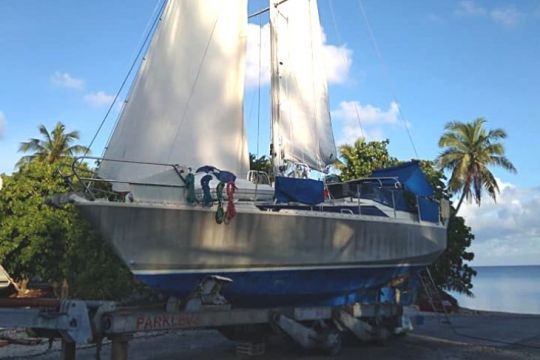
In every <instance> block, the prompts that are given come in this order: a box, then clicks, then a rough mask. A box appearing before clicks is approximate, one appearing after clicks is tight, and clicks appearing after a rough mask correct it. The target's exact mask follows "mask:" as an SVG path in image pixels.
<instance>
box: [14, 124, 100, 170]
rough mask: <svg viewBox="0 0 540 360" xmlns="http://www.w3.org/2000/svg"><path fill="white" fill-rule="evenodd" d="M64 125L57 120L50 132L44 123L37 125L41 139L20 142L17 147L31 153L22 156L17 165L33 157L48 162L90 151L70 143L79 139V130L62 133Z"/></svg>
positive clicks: (25, 162)
mask: <svg viewBox="0 0 540 360" xmlns="http://www.w3.org/2000/svg"><path fill="white" fill-rule="evenodd" d="M65 129H66V127H65V125H64V124H62V123H61V122H57V123H56V126H55V127H54V129H53V131H52V132H49V131H48V130H47V128H46V127H45V125H40V126H39V132H40V133H41V135H42V136H43V139H36V138H32V139H30V140H29V141H26V142H22V143H21V146H20V147H19V151H21V152H30V151H32V152H33V154H32V155H27V156H23V157H22V158H21V159H20V160H19V162H17V165H16V166H17V167H20V166H21V165H23V164H27V163H29V162H31V161H33V160H34V159H39V160H42V161H46V162H48V163H49V164H51V163H53V162H55V161H56V160H59V159H61V158H64V157H70V156H74V155H77V154H83V153H84V154H87V153H89V152H90V149H88V148H87V147H86V146H82V145H71V144H72V143H73V141H74V140H78V139H79V132H78V131H72V132H69V133H67V134H66V133H64V131H65Z"/></svg>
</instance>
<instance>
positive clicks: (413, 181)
mask: <svg viewBox="0 0 540 360" xmlns="http://www.w3.org/2000/svg"><path fill="white" fill-rule="evenodd" d="M371 176H372V177H396V178H397V179H398V180H399V182H400V183H401V185H402V186H403V189H404V190H406V191H410V192H411V193H413V194H414V195H417V200H418V207H419V209H420V217H421V218H422V220H424V221H430V222H434V223H437V222H439V204H438V203H437V202H436V201H434V200H433V199H432V198H431V197H432V196H433V188H432V186H431V184H430V183H429V181H428V179H427V178H426V176H425V175H424V173H423V172H422V169H421V168H420V162H419V161H417V160H413V161H409V162H406V163H403V164H400V165H398V166H393V167H389V168H385V169H377V170H374V171H373V173H372V175H371ZM396 202H397V204H396V205H397V207H398V208H400V209H401V210H407V202H406V201H405V198H404V197H403V194H402V196H400V197H398V198H397V199H396Z"/></svg>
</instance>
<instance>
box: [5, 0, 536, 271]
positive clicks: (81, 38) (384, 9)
mask: <svg viewBox="0 0 540 360" xmlns="http://www.w3.org/2000/svg"><path fill="white" fill-rule="evenodd" d="M162 1H163V0H131V1H129V2H128V1H125V0H124V1H121V0H94V1H85V2H82V1H78V2H74V1H69V0H25V1H16V0H2V1H0V173H6V174H9V173H11V172H12V171H14V165H15V163H16V162H17V160H18V159H19V158H20V156H21V155H22V154H21V153H19V152H18V151H17V150H18V147H19V145H20V143H21V142H22V141H25V140H27V139H28V138H31V137H38V136H39V133H38V130H37V128H38V126H39V125H40V124H44V125H45V126H46V127H47V128H49V129H51V128H52V127H53V126H54V124H55V123H56V122H57V121H61V122H63V123H64V124H65V125H66V127H67V130H68V131H71V130H79V131H80V133H81V143H82V144H85V145H88V144H89V143H90V141H91V139H92V137H93V136H94V134H95V133H96V130H97V129H98V127H99V125H100V123H101V121H102V120H103V118H104V116H105V114H106V112H107V110H108V107H109V106H110V105H111V103H112V101H113V100H114V97H115V94H116V93H117V92H118V89H119V88H120V85H121V83H122V81H123V80H124V78H125V77H126V74H127V72H128V69H129V67H130V65H131V63H132V62H133V59H134V58H135V55H136V53H137V51H138V49H139V48H140V46H141V44H142V42H143V39H144V36H145V35H146V33H147V32H148V28H149V26H150V24H151V22H152V20H153V19H154V17H155V14H156V12H157V11H158V9H159V7H160V5H161V3H162ZM318 3H319V12H320V17H321V26H322V30H323V32H324V35H325V44H324V55H325V60H326V68H327V79H328V82H329V94H330V109H331V114H332V121H333V127H334V136H335V139H336V141H337V143H338V145H339V144H344V143H351V142H353V141H354V140H355V139H356V138H357V137H359V136H364V137H366V138H367V139H368V140H381V139H386V138H388V139H389V140H390V146H389V149H390V152H391V154H392V155H394V156H396V157H398V158H399V159H402V160H407V159H411V158H420V159H434V158H435V157H436V156H437V155H438V153H439V152H440V149H439V148H438V146H437V141H438V139H439V137H440V135H441V134H442V132H443V129H444V125H445V124H446V123H447V122H449V121H455V120H458V121H471V120H473V119H475V118H477V117H480V116H482V117H485V118H486V120H487V124H486V126H487V127H489V128H503V129H504V130H505V131H506V132H507V133H508V138H507V139H506V140H505V146H506V154H507V156H508V158H509V159H510V160H511V161H512V162H513V163H514V165H515V166H516V168H517V169H518V174H510V173H507V172H505V171H502V170H500V169H496V168H494V169H493V173H494V174H495V176H496V177H497V179H498V181H499V184H500V187H501V194H500V196H499V197H498V200H497V202H496V203H493V202H492V201H490V200H489V199H487V198H486V199H485V200H484V202H483V204H482V206H481V207H478V206H476V205H472V204H465V205H464V207H463V209H462V210H461V211H460V215H463V216H464V217H465V218H466V221H467V224H468V225H469V226H471V227H472V231H473V233H474V234H475V236H476V239H475V240H474V243H473V246H472V247H471V250H472V251H473V252H475V253H476V259H475V260H474V261H473V264H474V265H519V264H540V221H538V220H537V219H540V161H539V160H538V156H539V155H538V154H539V153H540V151H538V150H536V149H535V148H536V145H537V143H538V137H539V135H540V121H539V119H540V69H539V66H540V41H539V37H540V0H519V1H518V0H513V1H512V0H505V1H498V0H490V1H481V0H463V1H429V0H415V1H399V0H384V1H380V0H362V1H360V0H349V1H342V0H320V1H319V2H318ZM266 6H267V1H264V0H250V1H249V11H248V12H249V13H254V12H255V11H257V10H259V9H263V8H265V7H266ZM250 22H251V23H250V25H249V28H248V44H247V68H246V81H245V84H246V96H245V117H246V122H247V125H246V127H247V133H248V134H247V135H248V138H249V148H250V151H251V152H253V153H257V154H259V155H266V154H267V153H268V144H269V128H270V124H269V115H270V114H269V113H270V111H269V106H268V102H269V75H268V69H269V27H268V24H267V22H268V16H267V15H263V16H260V17H253V18H251V19H250ZM259 37H261V38H262V42H261V43H262V46H261V47H259ZM259 59H260V63H261V65H262V66H261V68H259ZM259 76H260V82H261V87H260V93H261V106H258V105H257V104H258V94H259V85H258V84H259ZM131 78H132V77H130V79H131ZM128 83H129V81H128ZM126 93H127V91H126V90H124V91H121V92H120V96H119V99H120V100H121V101H122V100H123V99H124V98H125V96H126ZM121 101H120V103H121ZM119 109H120V106H119V105H114V106H113V107H112V112H111V116H110V117H109V118H108V119H107V121H106V122H105V124H104V126H103V128H102V130H101V131H100V132H99V134H98V136H97V138H96V141H95V142H94V144H93V146H92V153H93V154H94V155H96V156H99V155H100V154H101V153H102V150H103V147H104V144H105V143H106V141H107V139H108V136H109V134H110V133H111V131H112V129H113V127H114V123H115V120H116V117H117V115H118V112H119ZM257 129H259V132H257ZM257 138H258V139H259V141H258V142H257Z"/></svg>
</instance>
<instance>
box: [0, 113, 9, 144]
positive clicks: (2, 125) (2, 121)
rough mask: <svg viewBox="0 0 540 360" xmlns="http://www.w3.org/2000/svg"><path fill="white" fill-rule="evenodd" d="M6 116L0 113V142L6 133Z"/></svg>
mask: <svg viewBox="0 0 540 360" xmlns="http://www.w3.org/2000/svg"><path fill="white" fill-rule="evenodd" d="M6 122H7V121H6V115H4V113H3V112H1V111H0V140H1V139H2V138H3V137H4V134H5V131H6Z"/></svg>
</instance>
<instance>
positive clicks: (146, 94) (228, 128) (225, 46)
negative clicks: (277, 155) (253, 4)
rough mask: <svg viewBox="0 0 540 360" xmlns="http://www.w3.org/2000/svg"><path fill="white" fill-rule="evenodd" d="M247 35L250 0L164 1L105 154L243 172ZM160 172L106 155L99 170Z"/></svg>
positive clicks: (116, 175)
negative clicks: (248, 2) (159, 20)
mask: <svg viewBox="0 0 540 360" xmlns="http://www.w3.org/2000/svg"><path fill="white" fill-rule="evenodd" d="M246 36H247V0H235V1H223V0H197V1H194V0H169V3H168V4H167V7H166V9H165V10H164V13H163V15H162V19H161V23H160V25H159V28H158V29H157V31H156V33H155V34H154V37H153V40H152V43H151V45H150V47H149V51H148V54H147V55H146V58H145V60H144V61H143V63H142V65H141V68H140V70H139V73H138V75H137V78H136V80H135V82H134V84H133V87H132V90H131V94H130V96H129V99H128V101H127V103H126V104H125V106H124V109H123V112H122V114H121V116H120V119H119V122H118V125H117V127H116V129H115V131H114V133H113V135H112V137H111V140H110V142H109V144H108V147H107V149H106V151H105V155H104V157H105V158H106V159H117V160H131V161H142V162H159V163H173V164H180V165H185V166H188V167H192V168H197V167H199V166H202V165H213V166H215V167H217V168H219V169H222V170H228V171H232V172H234V173H235V174H236V175H238V176H245V175H246V174H247V171H248V170H249V160H248V150H247V141H246V137H245V131H244V119H243V96H244V68H245V42H246ZM169 170H170V169H169ZM163 171H164V168H160V167H157V166H150V165H132V164H123V163H118V162H109V161H104V162H103V163H102V164H101V167H100V169H99V175H100V176H101V177H103V178H107V179H116V180H121V181H126V180H137V179H145V178H149V177H151V176H153V175H156V174H157V173H160V172H163ZM170 171H171V170H170Z"/></svg>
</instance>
